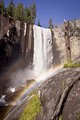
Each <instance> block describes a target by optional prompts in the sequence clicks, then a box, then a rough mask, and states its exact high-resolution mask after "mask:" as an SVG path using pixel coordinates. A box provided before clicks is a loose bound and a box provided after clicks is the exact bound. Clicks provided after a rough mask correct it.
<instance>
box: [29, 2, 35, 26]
mask: <svg viewBox="0 0 80 120" xmlns="http://www.w3.org/2000/svg"><path fill="white" fill-rule="evenodd" d="M29 10H30V14H31V23H33V24H34V23H35V19H36V4H35V3H34V4H32V5H31V6H30V7H29Z"/></svg>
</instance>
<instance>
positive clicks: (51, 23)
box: [49, 19, 53, 29]
mask: <svg viewBox="0 0 80 120" xmlns="http://www.w3.org/2000/svg"><path fill="white" fill-rule="evenodd" d="M49 28H50V29H53V21H52V19H49Z"/></svg>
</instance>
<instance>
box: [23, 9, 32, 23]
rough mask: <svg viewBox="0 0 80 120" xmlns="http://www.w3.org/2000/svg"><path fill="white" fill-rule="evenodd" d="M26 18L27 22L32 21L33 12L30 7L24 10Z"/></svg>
mask: <svg viewBox="0 0 80 120" xmlns="http://www.w3.org/2000/svg"><path fill="white" fill-rule="evenodd" d="M24 20H25V22H28V23H31V14H30V10H29V9H28V8H25V10H24Z"/></svg>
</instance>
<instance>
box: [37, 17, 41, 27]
mask: <svg viewBox="0 0 80 120" xmlns="http://www.w3.org/2000/svg"><path fill="white" fill-rule="evenodd" d="M38 26H40V27H41V24H40V19H39V20H38Z"/></svg>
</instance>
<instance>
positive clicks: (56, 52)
mask: <svg viewBox="0 0 80 120" xmlns="http://www.w3.org/2000/svg"><path fill="white" fill-rule="evenodd" d="M52 39H53V67H56V66H58V65H60V64H61V58H60V51H59V50H58V46H57V43H56V38H55V37H54V32H53V31H52Z"/></svg>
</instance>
